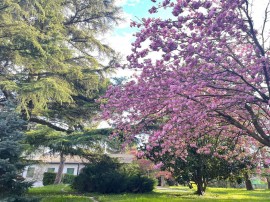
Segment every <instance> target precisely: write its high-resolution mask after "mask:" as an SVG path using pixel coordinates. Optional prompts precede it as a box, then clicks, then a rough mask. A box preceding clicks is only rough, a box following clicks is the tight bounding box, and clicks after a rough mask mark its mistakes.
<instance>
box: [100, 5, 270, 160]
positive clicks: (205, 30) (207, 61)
mask: <svg viewBox="0 0 270 202" xmlns="http://www.w3.org/2000/svg"><path fill="white" fill-rule="evenodd" d="M152 1H153V2H155V4H154V6H153V7H152V8H151V9H150V13H156V12H159V10H160V9H164V8H166V9H167V10H168V11H170V10H171V16H169V15H168V19H163V18H147V19H142V21H141V22H139V23H137V22H132V26H135V27H138V28H139V29H140V31H139V32H138V33H136V40H135V42H134V43H133V44H132V46H133V48H132V52H133V53H132V54H131V55H129V56H128V61H129V65H128V66H129V68H131V69H133V70H137V71H138V74H137V76H135V77H134V79H133V80H132V81H130V82H128V83H126V84H125V85H121V86H114V87H111V88H109V90H108V91H107V94H106V96H105V97H104V99H105V101H106V102H105V104H104V105H103V106H102V107H103V110H104V111H103V115H104V117H105V118H107V119H110V120H113V123H114V124H115V125H116V126H117V129H118V130H120V131H121V132H123V133H124V134H125V138H126V140H132V138H134V134H138V133H147V134H149V135H150V136H149V145H148V146H147V148H146V149H147V150H148V151H151V150H152V148H153V147H154V146H157V142H158V141H159V140H162V144H161V145H160V146H161V147H162V150H161V152H162V153H161V155H162V154H164V153H165V152H172V153H173V154H174V155H176V156H178V157H179V158H183V159H184V158H186V156H187V147H188V146H189V145H192V144H196V141H197V139H198V138H199V137H201V136H202V135H204V134H207V135H210V136H213V137H217V136H220V137H222V136H223V137H226V138H231V139H232V140H233V139H237V138H238V137H241V138H240V139H241V141H239V142H238V144H242V143H245V144H244V145H242V146H247V147H252V146H253V145H254V146H255V145H261V146H262V147H263V146H266V147H269V146H270V133H269V130H270V129H269V128H270V127H269V126H270V108H269V107H270V106H269V104H270V101H269V100H270V98H269V96H270V61H269V51H270V46H269V40H270V38H269V29H268V26H269V25H268V23H269V22H268V21H269V19H268V17H269V16H268V13H269V12H268V10H269V9H268V7H269V3H268V4H266V6H265V10H264V11H263V12H264V13H265V15H264V19H263V21H262V25H261V27H259V28H260V29H256V28H257V27H258V26H256V24H255V23H254V19H253V16H252V12H251V11H252V5H251V2H253V3H254V4H259V3H260V2H258V1H249V0H226V1H221V0H220V1H219V0H211V1H210V0H163V1H162V2H160V3H157V2H156V1H155V0H152ZM151 126H158V127H157V128H156V129H153V128H155V127H153V128H152V129H151ZM116 134H117V133H116ZM121 134H122V133H121ZM244 139H245V140H244ZM172 147H173V148H174V149H172ZM207 147H211V145H205V146H203V147H202V148H201V150H202V151H207Z"/></svg>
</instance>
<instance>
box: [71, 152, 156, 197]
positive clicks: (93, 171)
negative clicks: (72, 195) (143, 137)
mask: <svg viewBox="0 0 270 202" xmlns="http://www.w3.org/2000/svg"><path fill="white" fill-rule="evenodd" d="M131 170H133V171H132V172H130V171H131ZM72 188H74V189H76V190H78V191H79V192H99V193H122V192H133V193H138V192H140V193H142V192H149V191H152V190H153V188H154V181H153V180H152V179H149V178H147V177H143V176H141V174H140V173H138V172H137V171H136V169H132V168H131V166H130V165H124V164H120V163H119V162H118V161H117V160H115V159H111V158H110V157H108V156H104V157H102V158H101V160H100V161H98V162H95V163H91V164H89V165H86V166H85V167H84V168H83V169H82V172H81V173H80V174H79V175H78V176H77V177H75V179H74V183H73V184H72Z"/></svg>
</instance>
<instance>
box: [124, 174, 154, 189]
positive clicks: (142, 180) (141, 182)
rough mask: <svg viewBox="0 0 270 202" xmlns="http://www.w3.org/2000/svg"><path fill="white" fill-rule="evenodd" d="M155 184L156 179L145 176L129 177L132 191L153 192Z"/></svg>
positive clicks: (129, 186)
mask: <svg viewBox="0 0 270 202" xmlns="http://www.w3.org/2000/svg"><path fill="white" fill-rule="evenodd" d="M154 186H155V181H154V180H153V179H151V178H148V177H145V176H141V175H134V176H131V177H129V179H128V191H129V192H132V193H145V192H151V191H152V190H153V189H154Z"/></svg>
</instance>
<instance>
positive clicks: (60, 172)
mask: <svg viewBox="0 0 270 202" xmlns="http://www.w3.org/2000/svg"><path fill="white" fill-rule="evenodd" d="M65 161H66V158H65V157H64V154H63V153H60V165H59V168H58V172H57V175H56V177H55V180H54V184H60V183H61V181H62V176H63V170H64V165H65Z"/></svg>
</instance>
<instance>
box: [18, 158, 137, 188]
mask: <svg viewBox="0 0 270 202" xmlns="http://www.w3.org/2000/svg"><path fill="white" fill-rule="evenodd" d="M108 155H109V156H110V157H112V158H117V159H119V161H120V162H122V163H131V162H132V161H133V159H134V157H135V156H134V155H131V154H108ZM65 158H66V161H65V165H64V170H63V173H64V174H71V175H78V174H79V173H80V171H81V169H82V168H83V167H84V165H85V163H87V160H86V159H83V158H81V157H79V156H66V157H65ZM59 159H60V157H59V155H41V156H39V157H36V158H33V160H37V161H39V164H34V165H30V166H28V167H26V168H25V170H24V172H23V177H24V178H26V180H28V181H33V182H34V187H40V186H43V184H42V179H43V174H44V172H55V173H57V172H58V168H59V164H60V162H59Z"/></svg>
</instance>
